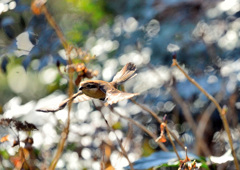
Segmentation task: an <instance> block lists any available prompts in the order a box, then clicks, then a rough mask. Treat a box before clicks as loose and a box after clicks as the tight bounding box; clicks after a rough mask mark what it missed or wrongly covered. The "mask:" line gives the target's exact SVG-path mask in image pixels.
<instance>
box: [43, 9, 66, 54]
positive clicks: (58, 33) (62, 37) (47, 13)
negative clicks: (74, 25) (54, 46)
mask: <svg viewBox="0 0 240 170" xmlns="http://www.w3.org/2000/svg"><path fill="white" fill-rule="evenodd" d="M41 10H42V12H43V13H44V15H45V16H46V18H47V21H48V23H49V24H50V25H51V26H52V28H53V29H54V30H55V31H56V33H57V36H58V37H59V39H60V41H61V43H62V45H63V47H64V48H65V50H68V43H67V41H66V38H65V37H64V35H63V33H62V31H61V29H60V27H59V26H58V25H57V23H56V22H55V20H54V18H53V17H52V16H51V14H50V13H49V12H48V10H47V7H46V6H45V5H43V6H42V7H41Z"/></svg>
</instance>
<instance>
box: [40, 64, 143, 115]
mask: <svg viewBox="0 0 240 170" xmlns="http://www.w3.org/2000/svg"><path fill="white" fill-rule="evenodd" d="M136 70H137V69H136V66H135V65H134V64H133V63H127V64H126V65H125V66H124V67H123V68H122V69H121V70H120V71H119V72H118V73H117V74H116V75H115V76H114V78H113V81H112V82H106V81H103V80H86V81H83V82H81V83H80V88H79V91H78V92H77V93H75V94H74V95H73V96H72V97H70V98H68V99H66V100H64V101H63V102H62V103H61V104H60V105H59V106H58V107H57V108H51V109H49V108H48V109H38V110H37V111H40V112H56V111H59V110H62V109H63V108H64V107H65V106H66V105H67V103H68V102H69V101H72V100H73V102H74V103H77V102H82V101H86V100H90V99H92V98H95V99H100V100H103V101H104V102H106V104H110V105H111V104H114V103H117V102H119V101H121V100H125V99H129V98H132V97H134V96H136V95H138V93H126V92H123V91H120V90H118V89H117V86H118V85H121V84H123V83H124V82H126V81H127V80H129V79H131V78H133V77H134V76H136V75H137V74H136Z"/></svg>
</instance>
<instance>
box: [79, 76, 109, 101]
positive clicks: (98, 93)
mask: <svg viewBox="0 0 240 170" xmlns="http://www.w3.org/2000/svg"><path fill="white" fill-rule="evenodd" d="M100 84H101V81H100V80H87V81H83V82H81V83H80V87H79V90H81V91H82V92H83V93H84V94H85V95H87V96H89V97H93V98H98V99H103V98H105V96H106V94H105V93H104V92H103V91H102V90H101V89H100Z"/></svg>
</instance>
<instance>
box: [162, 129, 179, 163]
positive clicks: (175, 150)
mask: <svg viewBox="0 0 240 170" xmlns="http://www.w3.org/2000/svg"><path fill="white" fill-rule="evenodd" d="M165 129H166V132H167V136H168V139H169V140H170V142H171V144H172V146H173V150H174V152H175V153H176V155H177V157H178V160H179V161H180V160H181V158H180V156H179V154H178V151H177V149H176V146H175V144H174V142H173V141H172V138H171V136H170V133H169V130H168V129H167V128H165Z"/></svg>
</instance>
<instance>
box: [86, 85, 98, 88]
mask: <svg viewBox="0 0 240 170" xmlns="http://www.w3.org/2000/svg"><path fill="white" fill-rule="evenodd" d="M87 87H88V88H96V86H95V85H92V84H88V85H87Z"/></svg>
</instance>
